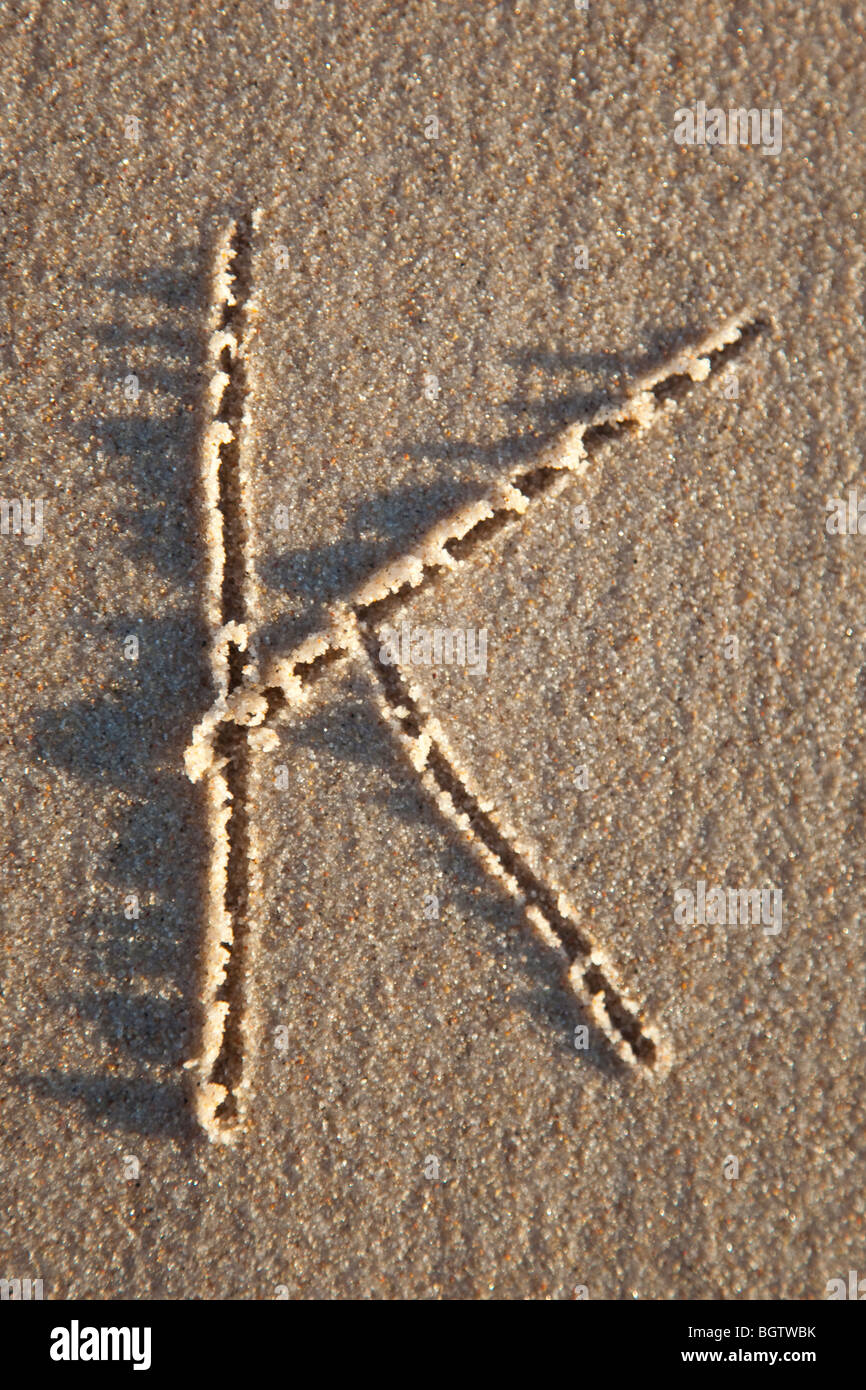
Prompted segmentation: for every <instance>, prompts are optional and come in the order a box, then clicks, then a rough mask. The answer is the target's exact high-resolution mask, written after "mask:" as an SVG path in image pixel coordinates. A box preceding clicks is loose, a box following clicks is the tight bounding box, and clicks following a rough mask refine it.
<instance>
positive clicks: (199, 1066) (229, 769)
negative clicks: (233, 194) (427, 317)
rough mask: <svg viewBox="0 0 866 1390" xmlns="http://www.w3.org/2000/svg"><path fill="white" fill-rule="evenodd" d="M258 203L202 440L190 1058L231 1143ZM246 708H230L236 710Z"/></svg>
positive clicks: (246, 1040)
mask: <svg viewBox="0 0 866 1390" xmlns="http://www.w3.org/2000/svg"><path fill="white" fill-rule="evenodd" d="M257 226H258V214H253V215H252V216H249V215H241V216H239V217H237V218H236V219H235V221H233V222H232V223H231V224H230V225H229V226H228V227H227V228H226V229H225V230H224V232H223V234H222V235H221V236H220V238H219V240H218V243H217V246H216V253H215V265H214V275H213V286H212V295H211V318H210V324H209V328H210V341H209V345H208V359H209V365H210V370H211V376H210V381H209V384H208V387H207V397H206V415H207V419H206V424H205V429H204V434H203V439H202V448H201V474H202V488H203V493H204V502H205V540H206V547H207V554H208V571H207V576H206V585H205V589H206V592H205V610H206V616H207V619H208V622H209V625H210V627H211V631H212V634H213V636H212V644H211V671H212V676H213V682H214V686H215V692H216V707H215V716H216V717H215V719H214V721H213V724H212V726H211V734H212V737H211V739H210V740H209V741H207V742H205V743H203V744H202V745H201V748H200V750H199V751H200V754H201V756H202V758H203V760H204V761H203V765H202V766H201V768H200V769H199V774H200V775H201V773H204V776H205V797H206V805H207V816H208V831H209V839H210V859H209V869H208V876H207V881H206V884H205V914H204V915H205V926H204V941H203V947H202V965H201V973H200V979H199V1003H200V1008H201V1038H200V1047H199V1052H198V1056H197V1057H195V1058H194V1059H193V1060H192V1061H191V1062H188V1063H187V1068H188V1070H189V1071H190V1073H191V1078H192V1082H193V1102H194V1106H195V1111H196V1116H197V1119H198V1120H199V1123H200V1124H201V1125H202V1126H203V1128H204V1129H205V1130H206V1131H207V1133H208V1134H209V1135H210V1137H211V1138H212V1139H215V1140H218V1141H219V1142H223V1143H230V1142H232V1141H233V1140H234V1139H235V1138H236V1137H237V1134H238V1133H239V1132H240V1130H241V1128H242V1122H243V1117H244V1111H245V1106H246V1101H247V1099H248V1094H249V1076H248V1070H249V1067H250V1065H251V1062H252V1058H253V1055H254V1051H255V1049H254V1047H253V1045H252V1043H253V1039H252V1037H251V1024H250V1020H249V999H248V984H247V982H248V979H249V974H250V971H249V966H250V951H251V940H250V936H251V933H250V902H251V889H252V880H253V878H254V870H253V867H252V866H253V860H254V858H255V850H254V846H253V844H252V841H251V836H250V820H249V812H248V800H249V791H250V777H251V756H250V754H251V750H250V743H249V728H248V721H247V719H245V718H244V716H243V704H242V699H241V700H240V701H239V697H242V695H243V690H244V687H245V686H247V685H250V686H252V685H253V684H254V683H255V680H256V677H257V666H256V661H255V656H254V654H253V653H247V645H248V632H249V627H250V625H252V626H254V625H255V616H256V615H255V612H254V607H255V595H254V592H253V581H252V566H251V563H250V516H249V512H248V509H247V501H246V499H247V497H248V496H249V487H248V481H249V480H248V477H247V468H246V458H247V455H248V443H249V424H250V420H249V413H248V408H247V405H248V394H249V376H248V373H249V366H248V348H249V342H250V338H251V335H252V332H253V330H254V317H255V305H254V303H253V298H252V263H253V247H252V238H253V233H254V231H255V230H256V228H257ZM232 709H235V710H238V711H240V712H239V713H238V714H237V715H236V716H235V717H232V714H231V712H230V711H231V710H232Z"/></svg>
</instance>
